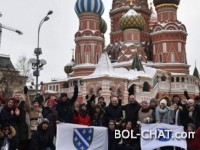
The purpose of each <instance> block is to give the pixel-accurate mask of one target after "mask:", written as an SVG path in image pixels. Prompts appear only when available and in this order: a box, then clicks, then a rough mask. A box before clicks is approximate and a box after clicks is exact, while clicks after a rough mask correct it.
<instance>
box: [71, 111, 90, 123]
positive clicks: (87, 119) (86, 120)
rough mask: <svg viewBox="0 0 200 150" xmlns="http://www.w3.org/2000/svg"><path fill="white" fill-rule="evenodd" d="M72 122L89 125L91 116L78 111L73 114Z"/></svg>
mask: <svg viewBox="0 0 200 150" xmlns="http://www.w3.org/2000/svg"><path fill="white" fill-rule="evenodd" d="M74 123H76V124H81V125H88V126H89V125H90V124H91V118H90V116H89V115H88V114H87V115H86V116H85V117H84V116H82V115H80V113H78V114H77V115H74Z"/></svg>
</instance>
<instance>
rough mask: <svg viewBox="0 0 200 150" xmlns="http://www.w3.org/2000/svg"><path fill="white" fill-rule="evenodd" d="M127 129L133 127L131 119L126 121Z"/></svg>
mask: <svg viewBox="0 0 200 150" xmlns="http://www.w3.org/2000/svg"><path fill="white" fill-rule="evenodd" d="M126 129H128V130H130V129H132V123H131V122H130V121H129V122H127V123H126Z"/></svg>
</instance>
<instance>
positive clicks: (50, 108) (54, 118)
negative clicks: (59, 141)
mask: <svg viewBox="0 0 200 150" xmlns="http://www.w3.org/2000/svg"><path fill="white" fill-rule="evenodd" d="M42 116H43V118H47V119H48V120H49V127H48V128H49V139H50V141H51V143H52V145H53V139H54V137H55V135H56V124H58V123H59V121H58V112H57V111H56V109H55V100H54V99H51V98H50V99H48V100H47V102H46V107H43V108H42Z"/></svg>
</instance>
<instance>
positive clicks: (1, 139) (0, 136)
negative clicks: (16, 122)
mask: <svg viewBox="0 0 200 150" xmlns="http://www.w3.org/2000/svg"><path fill="white" fill-rule="evenodd" d="M15 136H16V131H15V128H14V127H13V126H11V125H10V124H9V123H4V124H2V125H1V130H0V149H3V150H4V149H5V150H16V139H15Z"/></svg>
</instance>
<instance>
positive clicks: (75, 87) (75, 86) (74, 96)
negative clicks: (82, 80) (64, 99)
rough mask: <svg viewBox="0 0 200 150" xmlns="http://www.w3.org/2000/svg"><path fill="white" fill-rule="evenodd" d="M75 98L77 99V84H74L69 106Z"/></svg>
mask: <svg viewBox="0 0 200 150" xmlns="http://www.w3.org/2000/svg"><path fill="white" fill-rule="evenodd" d="M77 97H78V85H77V83H74V95H73V96H72V98H71V100H70V102H71V104H74V103H75V101H76V99H77Z"/></svg>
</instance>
